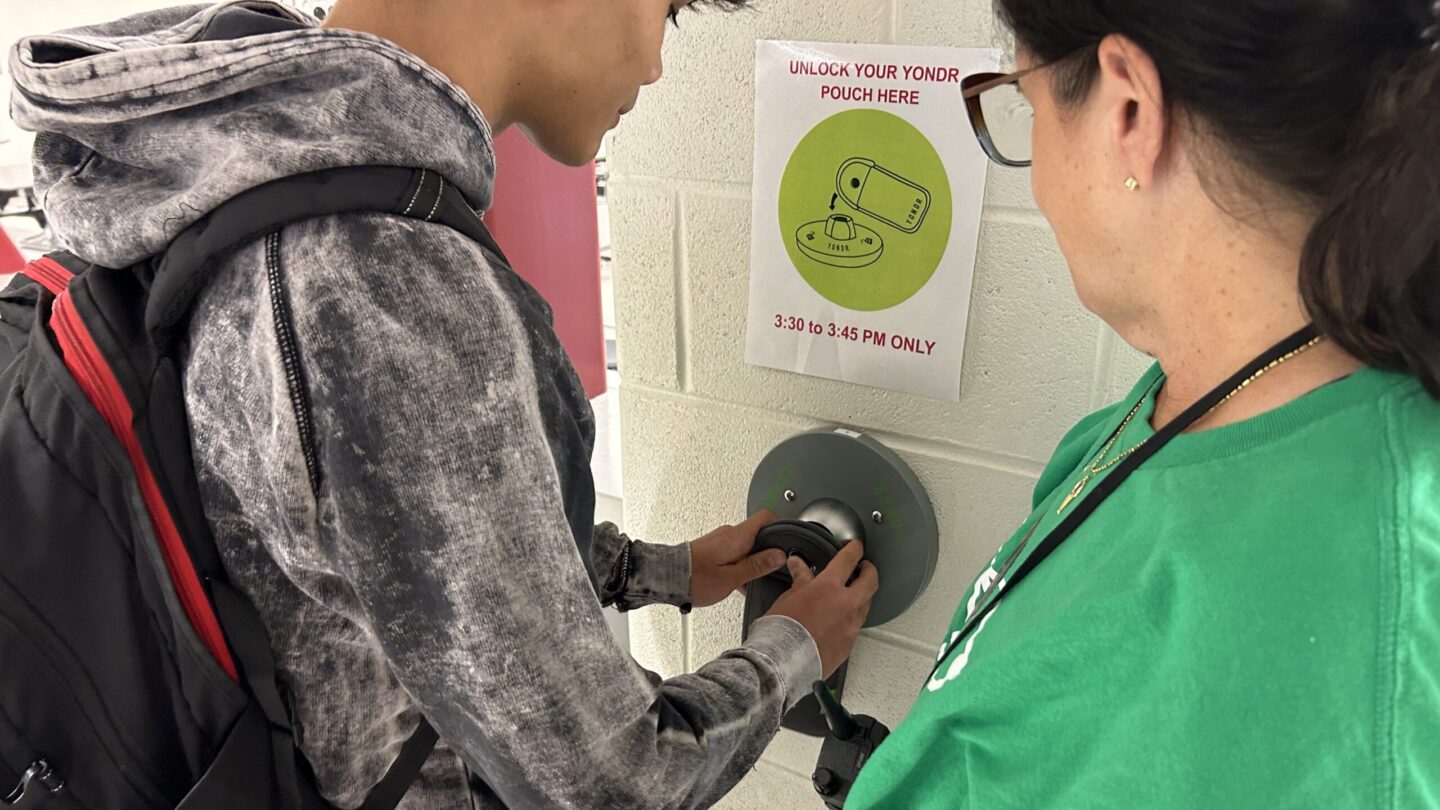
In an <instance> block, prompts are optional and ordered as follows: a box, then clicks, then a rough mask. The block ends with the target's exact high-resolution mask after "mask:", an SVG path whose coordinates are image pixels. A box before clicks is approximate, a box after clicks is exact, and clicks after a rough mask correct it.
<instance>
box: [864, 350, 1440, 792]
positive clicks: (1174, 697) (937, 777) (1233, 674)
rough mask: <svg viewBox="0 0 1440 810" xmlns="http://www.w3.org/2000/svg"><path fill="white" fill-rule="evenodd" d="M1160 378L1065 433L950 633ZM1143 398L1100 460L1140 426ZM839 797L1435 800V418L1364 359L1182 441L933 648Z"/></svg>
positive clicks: (1146, 411) (1439, 517)
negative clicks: (1276, 403)
mask: <svg viewBox="0 0 1440 810" xmlns="http://www.w3.org/2000/svg"><path fill="white" fill-rule="evenodd" d="M1159 374H1160V371H1159V369H1158V368H1156V369H1152V370H1151V371H1150V372H1149V373H1147V374H1146V375H1145V377H1144V378H1143V379H1142V380H1141V381H1140V383H1139V384H1138V385H1137V386H1136V388H1135V391H1134V392H1133V393H1132V394H1131V395H1130V397H1128V398H1127V399H1126V401H1124V402H1122V403H1120V404H1119V405H1116V406H1114V407H1112V408H1109V409H1106V410H1104V411H1101V412H1099V413H1096V414H1093V415H1091V416H1089V417H1087V418H1086V419H1085V420H1084V421H1082V422H1081V423H1080V424H1079V425H1078V426H1076V427H1075V429H1074V430H1072V431H1071V432H1070V434H1069V435H1067V436H1066V437H1065V439H1064V440H1063V441H1062V442H1061V443H1060V446H1059V448H1058V449H1057V450H1056V452H1055V456H1054V458H1053V459H1052V460H1051V462H1050V464H1049V466H1048V467H1047V469H1046V470H1045V472H1044V474H1043V475H1042V476H1041V478H1040V482H1039V485H1038V486H1037V487H1036V490H1035V506H1036V511H1035V514H1034V515H1032V516H1031V518H1030V519H1029V520H1028V521H1026V523H1025V524H1024V525H1023V526H1021V527H1020V530H1019V531H1017V532H1016V535H1015V537H1012V538H1011V539H1010V541H1009V542H1008V543H1006V545H1005V546H1004V547H1003V548H1002V549H1001V550H1000V552H999V553H998V554H997V555H996V558H995V560H994V561H992V563H991V564H990V567H989V568H988V569H987V570H986V571H985V572H984V573H983V574H982V575H981V577H980V578H979V580H978V581H977V582H976V583H975V584H974V585H973V586H972V587H971V588H970V590H968V591H966V592H965V593H964V603H963V604H962V605H961V607H960V610H959V612H958V613H957V614H956V616H955V620H954V622H953V624H952V627H951V634H953V633H954V632H955V631H957V630H958V629H959V628H960V627H961V625H962V624H963V623H964V618H965V616H966V614H967V612H968V611H970V610H972V609H973V608H974V607H975V604H974V603H975V601H976V597H977V596H978V595H979V593H980V591H981V590H983V588H984V587H985V586H987V585H989V584H990V583H991V582H993V581H994V579H995V577H996V576H997V573H996V569H997V568H999V567H1000V566H1001V565H1002V564H1003V561H1004V560H1005V559H1006V558H1007V557H1008V556H1009V554H1010V552H1011V550H1012V548H1013V547H1014V546H1015V544H1017V543H1018V542H1019V541H1020V538H1021V537H1023V536H1024V532H1025V531H1026V530H1028V529H1029V527H1030V525H1031V523H1033V522H1034V521H1036V520H1039V521H1041V525H1040V526H1039V529H1038V531H1037V532H1036V534H1035V536H1034V537H1033V538H1032V539H1031V541H1030V543H1029V544H1028V545H1027V548H1026V553H1028V551H1029V550H1031V549H1033V548H1034V547H1035V546H1036V545H1038V544H1039V542H1040V539H1041V538H1042V537H1044V535H1045V533H1046V532H1048V531H1049V530H1050V529H1051V528H1053V527H1054V525H1055V524H1056V523H1058V522H1059V520H1060V518H1059V516H1057V515H1056V510H1057V509H1058V508H1059V505H1060V502H1061V500H1062V499H1063V498H1064V496H1065V495H1066V494H1068V493H1069V492H1070V490H1071V488H1072V487H1073V486H1074V485H1075V483H1076V482H1077V481H1078V480H1079V479H1080V477H1081V473H1082V470H1083V469H1084V468H1085V467H1086V466H1088V465H1089V464H1090V463H1091V462H1092V461H1093V459H1094V457H1095V454H1096V452H1097V451H1098V450H1099V448H1100V446H1101V445H1102V444H1103V443H1104V441H1105V439H1106V438H1107V437H1108V436H1109V435H1110V433H1111V432H1112V431H1113V430H1114V429H1115V427H1116V426H1117V425H1118V424H1119V423H1120V421H1121V420H1122V419H1123V418H1124V417H1125V415H1126V414H1127V413H1129V411H1130V408H1131V407H1132V406H1133V405H1134V404H1135V402H1136V401H1137V400H1139V399H1140V398H1141V397H1142V396H1145V395H1146V393H1147V391H1148V390H1149V389H1150V388H1151V387H1152V384H1153V383H1155V382H1156V380H1157V379H1158V377H1159ZM1146 399H1147V401H1146V402H1145V403H1144V404H1142V407H1141V409H1140V412H1139V413H1138V414H1137V415H1136V417H1135V419H1133V420H1132V421H1131V424H1130V425H1129V427H1128V428H1127V429H1126V430H1125V434H1124V435H1123V436H1121V437H1120V439H1119V441H1117V442H1116V444H1115V447H1114V449H1113V450H1112V451H1111V452H1112V457H1113V454H1114V453H1117V452H1119V451H1122V450H1125V449H1127V448H1129V447H1132V446H1134V445H1135V444H1136V443H1138V442H1140V441H1141V440H1142V439H1144V438H1145V437H1146V436H1148V435H1152V434H1153V430H1152V429H1151V427H1150V424H1149V422H1150V415H1151V414H1152V412H1153V410H1154V401H1153V396H1146ZM1107 474H1108V473H1107ZM1102 477H1103V476H1102ZM1097 482H1098V479H1097V480H1092V481H1091V483H1090V484H1089V485H1088V486H1087V488H1086V492H1085V494H1083V495H1082V496H1081V498H1084V497H1085V496H1086V495H1089V494H1090V493H1092V492H1093V491H1094V489H1095V485H1096V483H1097ZM1070 508H1071V509H1073V508H1075V507H1074V505H1073V504H1072V505H1071V507H1070ZM1067 513H1068V512H1067ZM1016 564H1017V565H1018V561H1017V563H1016ZM1012 570H1013V569H1012ZM846 807H847V808H849V810H867V808H904V810H924V809H926V808H957V807H974V808H986V810H989V809H990V808H1067V809H1068V808H1087V807H1095V808H1106V810H1113V808H1120V807H1124V808H1130V807H1137V808H1138V807H1147V808H1148V807H1156V808H1166V809H1167V810H1170V809H1172V808H1231V807H1255V808H1267V810H1268V808H1278V807H1295V808H1351V807H1367V808H1370V807H1385V808H1391V807H1395V808H1418V807H1440V403H1437V402H1435V401H1434V400H1432V399H1430V398H1429V397H1428V396H1427V395H1426V393H1425V391H1424V389H1423V388H1422V387H1421V385H1420V384H1419V383H1418V381H1416V380H1415V379H1414V378H1411V377H1404V376H1400V375H1394V374H1387V373H1383V372H1380V371H1376V370H1373V369H1366V370H1363V371H1360V372H1358V373H1356V374H1354V375H1352V376H1350V377H1348V378H1346V379H1343V380H1340V381H1338V382H1335V383H1332V384H1330V385H1327V386H1325V387H1323V388H1321V389H1319V390H1317V391H1314V392H1312V393H1310V394H1309V395H1307V396H1305V397H1302V398H1300V399H1298V400H1296V401H1294V402H1292V403H1290V404H1288V405H1285V406H1284V407H1281V408H1279V409H1277V410H1274V411H1272V412H1270V413H1267V414H1263V415H1261V416H1259V417H1256V418H1254V419H1250V420H1247V421H1245V422H1242V423H1239V424H1235V425H1229V426H1226V427H1222V428H1218V429H1215V430H1210V431H1201V432H1197V433H1192V434H1185V435H1182V436H1179V437H1177V438H1176V439H1174V440H1173V441H1171V442H1170V444H1168V445H1167V446H1166V447H1165V448H1164V449H1162V450H1161V451H1160V452H1159V453H1158V454H1156V455H1155V456H1154V457H1153V458H1151V459H1150V460H1149V461H1147V462H1146V463H1145V464H1144V465H1143V466H1141V467H1140V468H1139V469H1138V470H1137V471H1136V472H1135V473H1133V474H1132V475H1131V477H1130V478H1129V479H1127V480H1126V481H1125V482H1124V484H1123V485H1122V486H1120V487H1119V489H1117V490H1116V491H1115V493H1114V494H1112V495H1111V496H1110V498H1109V499H1108V500H1106V501H1105V502H1104V504H1103V505H1101V506H1100V508H1099V509H1097V510H1096V511H1095V513H1094V514H1093V515H1091V516H1090V518H1089V519H1088V520H1087V521H1086V522H1085V523H1084V524H1082V525H1081V527H1080V528H1079V529H1078V530H1077V531H1076V532H1075V533H1074V534H1073V535H1072V536H1071V537H1070V538H1069V539H1068V540H1066V541H1065V543H1064V544H1063V545H1062V546H1060V548H1059V549H1057V550H1056V551H1055V553H1053V554H1052V555H1051V556H1050V558H1049V559H1048V560H1046V561H1045V562H1044V563H1043V564H1042V565H1040V567H1038V568H1037V569H1035V571H1034V572H1033V573H1032V574H1030V576H1029V577H1028V578H1027V579H1026V580H1025V582H1024V583H1023V584H1022V585H1021V586H1019V587H1017V588H1016V589H1015V591H1014V592H1013V593H1010V594H1007V595H1006V596H1005V598H1004V599H1003V600H1002V601H1001V603H1000V604H999V605H998V606H997V607H996V609H995V610H994V611H993V612H992V613H991V614H990V616H989V617H988V618H987V619H986V620H985V622H984V624H982V625H981V627H980V629H979V630H978V631H977V632H975V633H974V634H973V635H972V637H971V639H970V641H969V642H968V643H966V644H964V645H963V646H962V647H961V649H960V650H958V651H957V652H955V653H954V654H953V655H951V656H950V657H949V658H948V659H946V661H945V662H944V663H943V664H942V666H941V667H940V670H939V672H938V673H937V674H936V676H935V677H934V679H932V680H931V681H930V682H929V683H928V684H927V686H926V687H925V688H924V689H923V690H922V691H921V693H920V696H919V697H918V698H917V700H916V702H915V704H914V706H913V708H912V709H911V710H910V714H909V717H908V718H906V720H905V721H904V722H903V723H902V724H900V726H899V728H897V729H896V730H895V732H894V733H893V734H892V735H891V736H890V738H889V739H888V740H887V741H886V742H885V743H884V744H882V745H881V746H880V749H879V750H878V751H877V752H876V753H875V755H874V757H873V758H872V759H871V760H870V762H869V763H868V764H867V765H866V766H865V769H864V771H863V772H862V774H861V776H860V780H859V782H858V783H857V784H856V786H855V788H854V790H853V792H852V793H851V795H850V800H849V801H848V802H847V804H846Z"/></svg>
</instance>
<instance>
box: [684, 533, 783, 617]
mask: <svg viewBox="0 0 1440 810" xmlns="http://www.w3.org/2000/svg"><path fill="white" fill-rule="evenodd" d="M774 521H775V513H773V512H771V511H769V510H768V509H767V510H762V511H760V512H757V513H755V514H754V515H751V516H750V519H749V520H746V521H745V522H744V523H741V524H740V525H739V526H721V527H720V528H718V529H716V530H715V531H713V532H711V533H709V534H707V535H705V536H704V537H702V538H700V539H699V540H695V541H692V542H691V543H690V604H691V605H693V606H694V607H697V608H702V607H710V606H711V605H713V604H715V603H716V602H719V601H720V600H722V599H724V598H725V597H727V596H729V595H730V594H731V592H733V591H737V590H738V591H744V590H745V583H747V582H750V581H751V580H756V579H759V578H761V577H763V576H768V575H769V574H772V573H774V572H775V571H778V570H780V568H781V567H782V566H784V565H785V552H783V551H781V550H780V549H778V548H772V549H769V550H767V551H762V552H760V553H759V554H751V553H750V549H752V548H754V547H755V535H757V534H759V533H760V530H761V529H763V528H765V526H766V524H769V523H773V522H774Z"/></svg>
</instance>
